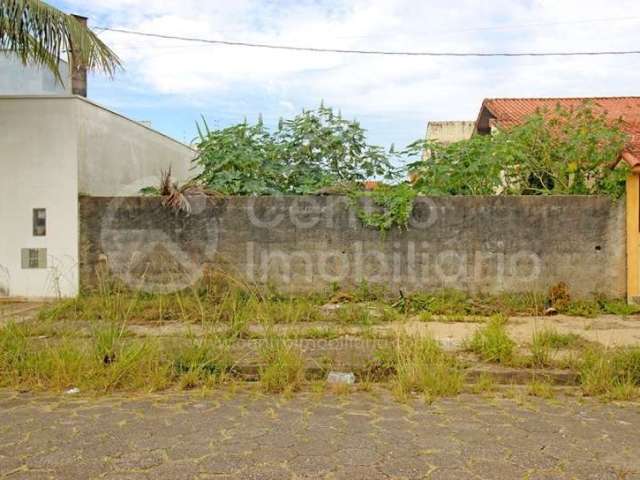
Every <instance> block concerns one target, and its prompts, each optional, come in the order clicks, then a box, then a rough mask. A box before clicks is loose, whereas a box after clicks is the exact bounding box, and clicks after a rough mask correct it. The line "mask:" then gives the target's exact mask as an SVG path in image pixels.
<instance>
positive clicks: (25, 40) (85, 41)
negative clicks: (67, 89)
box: [0, 0, 120, 83]
mask: <svg viewBox="0 0 640 480" xmlns="http://www.w3.org/2000/svg"><path fill="white" fill-rule="evenodd" d="M0 50H8V51H10V52H14V53H15V54H16V55H17V56H18V58H19V59H20V60H21V61H22V63H23V64H24V65H27V64H33V65H39V66H43V67H45V68H47V69H49V70H50V71H51V72H52V73H53V74H54V76H55V78H56V80H57V81H58V82H60V83H63V78H62V75H61V73H60V61H61V58H62V57H63V55H65V54H68V53H70V52H72V51H73V54H74V56H75V59H76V62H77V63H78V64H79V65H82V66H84V67H86V68H89V69H91V70H101V71H103V72H105V73H107V74H108V75H113V73H114V72H115V71H116V70H117V69H118V68H119V67H120V60H119V59H118V56H117V55H116V54H115V53H113V51H111V49H109V47H108V46H107V45H105V44H104V43H103V42H102V40H100V38H99V37H98V36H97V35H96V34H95V33H93V32H92V31H91V30H89V29H88V28H87V27H86V26H85V25H82V24H81V23H80V22H79V21H78V20H77V19H76V18H74V17H73V16H71V15H67V14H65V13H63V12H61V11H60V10H58V9H57V8H54V7H52V6H51V5H48V4H47V3H45V2H42V1H40V0H3V1H2V2H0ZM70 63H71V62H70Z"/></svg>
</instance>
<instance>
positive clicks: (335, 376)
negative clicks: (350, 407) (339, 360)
mask: <svg viewBox="0 0 640 480" xmlns="http://www.w3.org/2000/svg"><path fill="white" fill-rule="evenodd" d="M327 382H328V383H344V384H346V385H353V384H354V383H356V376H355V375H354V374H353V373H351V372H329V376H328V377H327Z"/></svg>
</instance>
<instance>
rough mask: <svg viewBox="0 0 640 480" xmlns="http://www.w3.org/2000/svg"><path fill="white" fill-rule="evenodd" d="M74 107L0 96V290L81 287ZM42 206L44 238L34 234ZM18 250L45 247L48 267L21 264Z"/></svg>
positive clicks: (40, 292)
mask: <svg viewBox="0 0 640 480" xmlns="http://www.w3.org/2000/svg"><path fill="white" fill-rule="evenodd" d="M76 130H77V129H76V125H75V116H74V115H73V104H72V103H71V102H69V101H67V100H65V99H63V98H60V99H58V98H36V97H32V98H31V99H28V98H20V97H15V98H2V97H0V295H10V296H19V297H52V296H58V295H60V296H73V295H75V294H76V293H77V291H78V200H77V199H78V176H77V172H78V170H77V142H76ZM34 208H45V209H46V214H47V226H46V227H47V231H46V236H44V237H36V236H34V235H33V209H34ZM23 248H46V249H47V268H42V269H23V268H22V263H21V250H22V249H23Z"/></svg>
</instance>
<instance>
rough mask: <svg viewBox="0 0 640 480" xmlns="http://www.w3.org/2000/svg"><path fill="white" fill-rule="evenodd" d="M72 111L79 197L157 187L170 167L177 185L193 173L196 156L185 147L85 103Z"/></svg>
mask: <svg viewBox="0 0 640 480" xmlns="http://www.w3.org/2000/svg"><path fill="white" fill-rule="evenodd" d="M76 108H77V115H78V160H79V169H80V170H79V172H80V173H79V181H80V184H79V191H80V193H81V194H86V195H93V196H127V195H137V194H138V193H139V192H140V189H141V188H143V187H148V186H150V185H154V186H155V185H158V184H159V180H160V174H161V171H162V170H167V169H168V168H169V167H171V171H172V176H173V178H174V180H176V181H178V182H179V183H182V182H184V181H185V180H187V179H189V178H191V177H193V176H194V175H195V174H196V172H195V171H194V170H191V160H192V159H193V157H194V156H195V152H194V151H193V150H191V149H190V148H189V147H187V146H186V145H184V144H182V143H180V142H178V141H176V140H174V139H172V138H170V137H167V136H165V135H163V134H161V133H159V132H157V131H156V130H153V129H151V128H149V127H148V126H146V125H144V124H142V123H139V122H135V121H132V120H130V119H128V118H127V117H123V116H122V115H119V114H117V113H115V112H112V111H110V110H108V109H106V108H104V107H101V106H99V105H96V104H94V103H92V102H90V101H88V100H86V99H78V102H77V105H76Z"/></svg>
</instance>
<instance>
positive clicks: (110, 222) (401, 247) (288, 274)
mask: <svg viewBox="0 0 640 480" xmlns="http://www.w3.org/2000/svg"><path fill="white" fill-rule="evenodd" d="M80 207H81V278H82V283H83V285H85V286H90V285H92V284H93V283H94V282H95V276H94V272H95V269H96V266H97V265H99V264H102V265H107V266H108V267H109V268H110V269H111V272H112V273H113V274H114V275H115V276H117V277H118V278H120V279H121V280H123V281H125V282H126V283H128V284H129V285H131V286H132V287H135V288H139V287H143V288H145V289H148V290H161V291H167V290H172V289H176V288H182V287H185V286H188V285H189V284H191V283H193V282H195V281H197V279H198V278H199V277H200V275H201V274H202V272H203V270H204V269H205V267H207V266H215V267H219V268H222V269H224V270H227V271H229V272H231V273H233V274H236V275H239V276H242V277H245V278H248V279H249V280H252V281H256V282H259V283H270V284H273V285H276V286H277V287H279V288H280V289H282V290H287V291H305V290H314V289H319V288H324V287H326V286H328V285H330V284H331V283H333V282H336V283H339V284H343V285H345V284H355V283H358V282H359V281H362V280H363V279H364V280H367V281H368V282H369V283H372V284H376V283H377V284H383V285H385V286H387V287H389V288H391V289H394V290H397V289H403V290H405V291H408V290H436V289H441V288H456V289H461V290H465V291H469V292H503V291H511V292H523V291H546V290H547V289H548V288H549V286H551V285H554V284H556V283H558V282H560V281H564V282H566V283H567V284H568V285H569V286H570V288H571V291H572V292H573V294H574V295H576V296H585V297H586V296H589V295H591V294H593V293H596V292H598V293H603V294H606V295H610V296H616V297H622V296H624V294H625V275H626V274H625V220H624V202H621V201H619V202H614V201H612V200H610V199H608V198H604V197H578V196H575V197H534V196H530V197H434V198H419V199H418V201H417V202H416V205H415V209H414V215H413V218H412V221H411V226H410V227H409V229H408V230H393V231H391V232H389V233H388V234H387V235H386V236H382V235H381V234H380V233H379V232H378V231H376V230H372V229H369V228H366V227H363V226H362V224H361V223H360V221H359V220H358V219H357V218H356V216H355V214H354V211H353V208H351V207H350V204H349V200H348V199H345V198H342V197H333V196H326V197H258V198H247V197H233V198H226V199H219V200H208V199H204V198H197V199H192V207H193V211H192V214H191V215H190V216H187V215H184V214H176V213H175V212H172V211H170V210H168V209H166V208H165V207H163V206H162V205H161V200H160V199H158V198H91V197H83V198H82V199H81V202H80Z"/></svg>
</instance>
